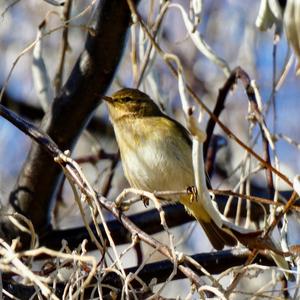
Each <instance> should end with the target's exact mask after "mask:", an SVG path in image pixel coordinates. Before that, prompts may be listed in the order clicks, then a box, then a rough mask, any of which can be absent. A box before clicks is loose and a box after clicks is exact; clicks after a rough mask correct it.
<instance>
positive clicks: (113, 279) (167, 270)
mask: <svg viewBox="0 0 300 300" xmlns="http://www.w3.org/2000/svg"><path fill="white" fill-rule="evenodd" d="M249 253H250V252H249V251H248V250H246V249H234V250H226V251H218V252H210V253H201V254H196V255H192V256H191V257H192V258H193V259H194V260H196V261H197V262H198V263H199V264H200V265H201V266H203V268H205V269H206V270H207V271H208V272H209V273H210V274H220V273H221V272H223V271H225V270H227V269H228V268H230V267H234V266H241V265H244V264H245V262H246V260H247V258H248V256H249ZM254 262H255V263H259V264H260V265H265V266H274V262H273V261H272V260H271V259H268V258H267V257H265V256H263V255H259V256H257V257H256V259H255V261H254ZM137 269H138V267H132V268H127V269H125V274H126V275H128V274H134V273H135V272H136V271H137ZM172 270H173V264H172V262H170V261H169V260H162V261H159V262H154V263H149V264H147V265H145V266H144V268H143V269H142V270H141V271H140V272H139V273H138V277H139V278H140V279H142V280H143V281H144V282H145V283H146V285H149V283H150V282H151V280H152V279H153V278H156V279H157V283H158V284H159V283H163V282H165V281H166V279H167V278H168V277H169V275H170V274H171V272H172ZM195 272H197V275H198V276H203V275H204V274H203V273H202V272H201V271H199V270H195ZM183 278H185V276H184V275H183V274H182V273H181V272H178V273H177V274H176V275H175V277H174V278H173V280H178V279H183ZM95 284H96V281H95V280H94V282H91V286H90V288H88V289H86V290H85V293H84V295H85V298H86V299H88V298H89V296H90V293H91V291H92V290H93V288H94V285H95ZM101 284H102V285H104V284H105V285H109V286H112V287H116V288H117V289H119V292H120V291H121V290H122V281H121V280H120V278H119V277H118V275H117V274H116V273H114V272H111V273H108V275H106V277H105V278H104V279H103V281H102V282H101ZM131 285H132V287H133V288H136V289H139V288H141V285H140V283H139V282H138V281H137V280H135V279H133V280H132V281H131ZM3 288H4V289H5V290H6V291H7V292H9V293H11V294H13V295H14V296H15V297H19V298H22V299H24V298H26V299H29V298H30V297H31V296H32V295H33V294H34V293H35V292H36V289H35V288H34V287H33V286H29V285H22V284H19V283H16V282H14V281H12V280H10V279H6V278H3ZM64 288H65V285H64V284H63V283H59V284H57V288H56V295H57V296H58V297H61V296H62V294H63V291H64ZM105 292H106V293H105ZM109 292H110V290H106V291H104V296H105V295H108V294H109ZM25 295H26V297H25ZM94 296H97V295H96V294H95V295H94ZM110 299H111V298H110Z"/></svg>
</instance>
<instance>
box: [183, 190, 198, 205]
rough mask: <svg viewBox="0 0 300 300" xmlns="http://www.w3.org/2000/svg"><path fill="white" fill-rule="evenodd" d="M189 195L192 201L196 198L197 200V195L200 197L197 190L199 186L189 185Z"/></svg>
mask: <svg viewBox="0 0 300 300" xmlns="http://www.w3.org/2000/svg"><path fill="white" fill-rule="evenodd" d="M186 191H187V193H188V195H189V197H190V199H189V200H190V203H192V202H194V201H195V200H197V197H198V191H197V188H196V187H195V186H189V187H188V188H187V189H186Z"/></svg>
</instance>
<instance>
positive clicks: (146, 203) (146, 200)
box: [141, 195, 149, 207]
mask: <svg viewBox="0 0 300 300" xmlns="http://www.w3.org/2000/svg"><path fill="white" fill-rule="evenodd" d="M141 199H142V201H143V203H144V205H145V207H148V206H149V198H148V197H146V196H143V195H141Z"/></svg>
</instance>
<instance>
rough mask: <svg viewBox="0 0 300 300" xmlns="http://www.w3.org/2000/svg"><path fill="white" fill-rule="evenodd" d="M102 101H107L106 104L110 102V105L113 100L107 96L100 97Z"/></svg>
mask: <svg viewBox="0 0 300 300" xmlns="http://www.w3.org/2000/svg"><path fill="white" fill-rule="evenodd" d="M102 99H103V100H105V101H107V102H110V103H111V102H113V98H111V97H108V96H102Z"/></svg>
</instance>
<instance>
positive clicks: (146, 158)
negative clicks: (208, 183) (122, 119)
mask: <svg viewBox="0 0 300 300" xmlns="http://www.w3.org/2000/svg"><path fill="white" fill-rule="evenodd" d="M155 125H156V124H155V123H154V124H153V126H150V127H149V126H148V127H149V131H148V132H146V131H145V130H141V129H142V128H143V126H144V125H143V124H136V126H134V127H133V128H132V127H131V128H125V127H122V128H117V129H115V132H116V137H117V142H118V145H119V148H120V153H121V159H122V165H123V169H124V173H125V176H126V177H127V179H128V181H129V183H130V185H131V186H132V187H135V188H139V189H143V190H147V191H163V190H183V189H186V188H187V187H188V186H192V185H194V179H193V169H192V157H191V148H190V146H189V145H188V143H187V142H186V140H184V139H182V138H181V136H180V135H177V134H176V132H175V133H174V132H173V131H172V130H168V129H166V128H163V129H162V130H161V128H160V127H159V126H155ZM141 126H142V127H141ZM144 127H145V126H144ZM150 129H151V130H150ZM141 132H143V133H142V134H141Z"/></svg>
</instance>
